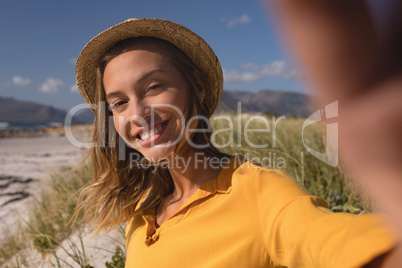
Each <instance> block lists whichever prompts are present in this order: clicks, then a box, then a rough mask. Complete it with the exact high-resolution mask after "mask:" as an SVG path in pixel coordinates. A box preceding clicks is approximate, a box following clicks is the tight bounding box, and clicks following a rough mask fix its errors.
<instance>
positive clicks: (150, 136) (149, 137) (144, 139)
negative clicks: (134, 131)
mask: <svg viewBox="0 0 402 268" xmlns="http://www.w3.org/2000/svg"><path fill="white" fill-rule="evenodd" d="M168 124H169V120H167V121H165V122H162V123H160V124H157V125H154V126H153V127H151V128H149V129H148V130H146V131H142V132H141V133H139V134H138V135H137V137H136V139H137V142H138V143H139V144H140V145H141V146H147V145H150V144H153V143H154V142H156V141H157V140H158V139H159V138H160V137H161V136H162V135H163V133H164V132H165V131H166V129H167V126H168Z"/></svg>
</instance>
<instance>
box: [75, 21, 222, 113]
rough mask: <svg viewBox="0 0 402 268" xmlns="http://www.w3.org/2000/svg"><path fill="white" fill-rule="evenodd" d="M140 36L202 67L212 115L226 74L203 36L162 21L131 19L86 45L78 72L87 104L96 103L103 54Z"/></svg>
mask: <svg viewBox="0 0 402 268" xmlns="http://www.w3.org/2000/svg"><path fill="white" fill-rule="evenodd" d="M139 36H148V37H156V38H160V39H163V40H166V41H168V42H170V43H172V44H173V45H175V46H176V47H177V48H179V49H180V50H181V51H183V52H184V53H185V54H186V55H187V56H188V57H189V58H190V59H191V60H192V61H193V62H194V63H195V64H196V65H197V66H198V67H199V68H200V70H201V71H202V72H203V74H204V75H205V78H206V79H207V80H208V81H209V83H210V85H211V88H210V92H206V96H205V100H204V101H205V103H204V104H205V107H207V111H208V116H211V115H212V114H213V112H214V111H215V110H216V108H217V106H218V104H219V100H220V98H221V95H222V88H223V74H222V68H221V65H220V63H219V60H218V58H217V57H216V55H215V53H214V52H213V50H212V49H211V48H210V47H209V45H208V44H207V43H206V42H205V41H204V39H202V38H201V37H200V36H198V35H197V34H195V33H194V32H192V31H191V30H189V29H187V28H186V27H184V26H182V25H180V24H177V23H174V22H171V21H168V20H163V19H128V20H126V21H124V22H122V23H119V24H117V25H115V26H113V27H111V28H109V29H107V30H105V31H103V32H101V33H100V34H98V35H97V36H95V37H94V38H92V40H91V41H89V43H88V44H86V46H85V47H84V48H83V49H82V51H81V53H80V55H79V56H78V60H77V65H76V69H75V76H76V80H77V86H78V89H79V90H80V92H81V95H82V97H83V98H84V100H85V102H86V103H87V104H88V105H90V104H95V81H96V68H97V67H98V63H99V60H100V58H101V57H102V56H103V53H105V52H106V51H107V50H108V49H109V48H110V47H111V46H113V45H114V44H116V43H117V42H119V41H122V40H124V39H127V38H131V37H139ZM90 107H91V106H90Z"/></svg>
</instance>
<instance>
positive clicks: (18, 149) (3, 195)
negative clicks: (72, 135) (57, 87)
mask: <svg viewBox="0 0 402 268" xmlns="http://www.w3.org/2000/svg"><path fill="white" fill-rule="evenodd" d="M78 133H79V136H76V138H77V140H80V141H85V142H87V141H89V140H90V137H89V135H88V133H89V132H88V131H85V132H78ZM87 153H88V149H83V148H79V147H76V146H75V145H73V144H72V143H71V142H70V141H69V140H68V139H67V137H66V136H65V135H62V134H60V135H48V136H45V137H30V138H29V137H23V138H3V139H0V239H2V240H3V239H4V237H5V236H6V234H10V233H13V232H15V231H16V230H18V229H19V225H20V224H21V223H23V222H26V221H27V220H28V216H29V209H28V208H29V207H30V205H31V204H32V202H35V200H36V197H38V196H39V194H40V191H41V189H42V187H43V186H45V185H46V184H47V182H48V181H49V179H50V178H51V174H52V172H54V171H58V170H60V169H62V168H68V169H71V168H76V167H78V166H79V164H80V163H81V162H82V160H83V159H84V157H85V156H86V155H87ZM82 237H83V239H84V245H85V247H88V249H87V251H88V252H87V254H88V256H89V259H91V256H92V258H93V262H92V265H94V264H98V265H99V266H98V265H95V267H104V264H105V261H106V260H110V257H111V255H113V252H107V251H105V252H103V253H102V252H101V253H99V249H102V248H107V249H108V250H110V251H114V248H115V245H117V244H118V243H119V242H120V243H121V242H122V241H121V240H122V239H121V235H119V234H117V232H112V233H111V234H108V235H104V236H102V235H100V236H98V237H96V238H92V237H91V236H90V234H89V233H84V234H83V235H82ZM72 239H76V238H74V236H73V237H72ZM117 240H120V241H117ZM123 244H124V240H123ZM100 251H102V250H100ZM30 255H31V257H30V258H29V262H28V263H29V264H30V265H35V266H37V267H52V265H50V264H49V263H47V262H46V261H44V260H43V259H42V258H41V255H40V254H39V253H36V252H32V254H30ZM63 255H66V253H65V252H63V251H62V250H58V256H59V257H63ZM66 258H67V257H66ZM72 265H73V267H75V266H74V262H72ZM32 267H33V266H32Z"/></svg>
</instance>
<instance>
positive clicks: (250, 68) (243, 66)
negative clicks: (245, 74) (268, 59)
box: [241, 62, 260, 71]
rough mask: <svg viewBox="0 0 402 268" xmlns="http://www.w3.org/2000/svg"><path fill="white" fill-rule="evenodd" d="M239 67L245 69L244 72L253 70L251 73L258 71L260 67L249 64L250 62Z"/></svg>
mask: <svg viewBox="0 0 402 268" xmlns="http://www.w3.org/2000/svg"><path fill="white" fill-rule="evenodd" d="M241 67H242V68H243V69H246V70H253V71H256V70H259V69H260V66H258V65H255V64H254V63H250V62H248V63H243V64H242V65H241Z"/></svg>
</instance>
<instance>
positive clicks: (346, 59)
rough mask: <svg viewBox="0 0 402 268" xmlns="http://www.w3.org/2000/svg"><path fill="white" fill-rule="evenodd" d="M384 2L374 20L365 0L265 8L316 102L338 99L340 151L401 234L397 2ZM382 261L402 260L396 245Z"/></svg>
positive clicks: (278, 2) (400, 5) (272, 2)
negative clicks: (273, 14) (383, 9)
mask: <svg viewBox="0 0 402 268" xmlns="http://www.w3.org/2000/svg"><path fill="white" fill-rule="evenodd" d="M385 2H387V4H391V5H392V6H391V7H390V8H388V14H387V15H386V16H384V18H386V21H384V23H381V24H379V25H376V24H375V23H374V22H375V21H378V20H373V19H372V17H373V15H372V12H370V8H369V7H368V6H367V5H366V3H367V1H362V0H353V1H350V0H332V1H331V0H267V3H268V4H269V5H267V7H268V8H274V9H275V11H276V16H277V22H278V25H279V26H280V32H281V34H282V36H283V39H284V40H285V44H287V46H288V48H289V51H290V53H291V55H293V56H294V58H295V60H296V63H297V64H299V66H300V67H301V68H302V71H303V73H304V75H305V77H306V80H307V82H308V83H309V86H310V87H311V88H312V89H313V90H314V91H316V92H318V93H319V94H320V97H321V98H320V101H321V103H322V104H328V103H330V102H332V101H334V100H339V105H340V108H339V111H340V117H339V126H340V129H339V132H340V133H339V134H340V139H339V141H340V151H341V154H342V157H343V159H344V160H345V162H346V163H347V165H348V167H349V168H350V169H351V170H353V173H354V174H356V182H357V183H359V184H360V185H362V186H363V187H364V188H365V189H366V190H367V192H368V193H369V194H370V196H371V198H372V199H373V200H374V201H375V202H376V203H377V204H378V206H379V207H380V208H381V210H382V211H383V212H385V213H386V217H387V219H388V221H389V223H390V224H391V225H392V226H393V227H394V229H395V230H396V231H397V233H398V235H399V240H400V241H402V209H401V206H402V49H401V47H402V20H401V18H402V2H401V1H385ZM381 4H384V2H383V3H381V2H380V1H377V5H381ZM398 253H399V254H398ZM372 265H380V264H379V263H377V264H374V263H373V264H372ZM381 265H382V266H379V267H388V266H384V265H389V266H390V267H402V249H401V247H400V246H399V248H396V249H395V251H394V252H392V253H390V254H389V255H388V256H387V257H386V259H383V262H382V264H381Z"/></svg>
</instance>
